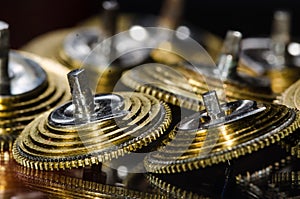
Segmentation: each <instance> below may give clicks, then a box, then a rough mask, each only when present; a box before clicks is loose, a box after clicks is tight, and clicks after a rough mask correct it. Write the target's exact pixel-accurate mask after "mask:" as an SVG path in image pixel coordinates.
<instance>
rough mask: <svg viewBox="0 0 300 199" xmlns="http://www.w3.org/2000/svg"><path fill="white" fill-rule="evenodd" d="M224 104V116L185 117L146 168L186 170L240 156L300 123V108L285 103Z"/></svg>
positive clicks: (269, 142)
mask: <svg viewBox="0 0 300 199" xmlns="http://www.w3.org/2000/svg"><path fill="white" fill-rule="evenodd" d="M221 107H222V110H224V112H225V114H226V115H225V118H222V119H223V120H216V121H215V120H211V119H210V118H209V117H208V115H207V113H206V111H201V112H199V113H196V114H195V115H193V116H190V117H188V118H186V119H184V120H183V121H181V122H180V123H179V124H178V125H177V126H176V127H175V129H174V130H173V131H172V132H171V133H170V134H169V136H168V139H167V140H165V141H164V145H165V146H163V147H161V148H160V149H159V150H158V151H156V152H153V153H150V154H149V155H148V156H147V157H146V158H145V167H146V170H147V171H149V172H154V173H176V172H185V171H189V170H195V169H200V168H204V167H208V166H211V165H215V164H218V163H221V162H225V161H227V160H231V159H235V158H239V157H241V156H245V155H246V154H251V153H255V152H256V151H258V150H260V149H263V148H265V147H268V146H270V145H272V144H275V143H278V142H279V141H280V140H282V139H284V138H286V137H287V136H289V135H291V134H293V133H294V132H295V131H296V130H297V129H298V128H299V125H300V120H299V119H300V118H299V117H300V115H299V112H298V111H295V110H293V109H289V108H287V107H285V106H283V105H274V104H263V103H256V102H255V101H248V100H243V101H236V102H230V103H226V104H223V105H222V106H221ZM243 107H244V108H243Z"/></svg>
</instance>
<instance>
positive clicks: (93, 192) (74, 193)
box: [16, 166, 166, 199]
mask: <svg viewBox="0 0 300 199" xmlns="http://www.w3.org/2000/svg"><path fill="white" fill-rule="evenodd" d="M95 175H98V176H100V173H96V174H95ZM16 176H17V178H19V181H20V182H21V183H22V184H23V185H24V186H25V187H26V188H27V189H30V190H34V191H39V192H41V193H43V194H44V196H47V197H51V198H53V197H55V198H66V197H72V198H77V199H80V198H111V199H115V198H120V199H121V198H123V199H129V198H145V199H164V198H166V197H165V196H164V195H163V194H161V193H157V192H155V191H154V190H143V191H138V190H134V189H129V188H126V187H124V186H123V185H122V184H119V185H117V184H116V185H111V184H102V183H98V182H94V181H92V179H88V180H85V179H82V178H76V177H73V176H68V175H65V174H61V173H54V172H46V171H38V170H32V169H30V168H26V167H20V166H18V167H17V169H16Z"/></svg>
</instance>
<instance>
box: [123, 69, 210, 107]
mask: <svg viewBox="0 0 300 199" xmlns="http://www.w3.org/2000/svg"><path fill="white" fill-rule="evenodd" d="M121 81H122V83H123V84H125V85H126V86H128V87H130V88H132V89H134V90H136V91H139V92H143V93H146V94H149V95H152V96H154V97H156V98H158V99H160V100H162V101H165V102H167V103H171V104H173V105H176V106H180V107H183V108H187V109H191V110H195V111H198V110H200V109H201V108H203V102H201V100H200V97H199V95H200V93H204V92H206V91H207V88H201V89H197V88H195V87H192V86H190V84H189V82H188V80H187V79H185V77H184V76H182V75H181V74H180V73H178V72H177V71H176V70H174V69H172V68H170V67H166V66H163V65H161V64H154V65H151V66H149V65H144V66H139V67H137V68H134V69H131V70H129V71H127V72H125V73H123V75H122V78H121Z"/></svg>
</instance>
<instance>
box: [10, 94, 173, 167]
mask: <svg viewBox="0 0 300 199" xmlns="http://www.w3.org/2000/svg"><path fill="white" fill-rule="evenodd" d="M120 95H121V96H123V97H124V102H125V104H124V110H125V111H129V113H128V114H127V115H125V116H124V117H123V118H113V119H108V120H105V121H101V122H98V123H91V124H89V125H84V126H78V127H77V126H76V125H75V126H73V127H72V126H71V127H70V128H63V127H61V128H57V127H53V126H51V125H50V124H49V123H48V120H47V118H48V115H49V113H50V112H47V113H45V114H43V115H41V116H40V117H38V118H37V119H35V120H34V121H33V122H32V123H30V124H29V125H28V126H27V127H26V128H25V129H24V131H23V132H22V134H21V135H20V136H19V138H18V139H17V141H16V142H15V144H14V146H13V156H14V158H15V160H16V161H17V162H18V163H19V164H21V165H23V166H25V167H28V168H32V169H38V170H59V169H71V168H77V167H86V166H90V165H92V164H98V163H99V162H104V161H110V160H112V159H114V158H117V157H119V156H123V155H125V154H127V153H129V152H132V151H136V150H138V149H140V148H142V147H144V146H147V145H149V143H151V142H153V141H155V140H156V139H157V138H158V137H160V136H161V135H163V134H164V132H165V131H166V130H167V129H168V127H169V125H170V123H171V110H170V108H169V107H168V106H167V105H166V104H165V103H160V102H159V101H158V100H157V99H155V98H154V97H152V96H148V95H144V94H141V93H120Z"/></svg>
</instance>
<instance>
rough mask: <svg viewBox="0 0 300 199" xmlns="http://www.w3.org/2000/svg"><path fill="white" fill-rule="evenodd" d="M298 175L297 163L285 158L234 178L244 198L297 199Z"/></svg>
mask: <svg viewBox="0 0 300 199" xmlns="http://www.w3.org/2000/svg"><path fill="white" fill-rule="evenodd" d="M299 174H300V172H299V161H298V160H295V159H293V158H292V157H291V156H287V157H286V158H284V159H281V160H279V161H276V162H274V163H272V164H271V165H267V166H263V167H262V168H261V169H260V170H256V171H254V172H247V173H245V174H238V175H237V176H236V177H235V178H236V184H237V188H238V189H239V190H241V191H242V192H243V193H244V194H243V195H244V198H266V199H271V198H278V197H279V198H280V197H282V198H297V197H299V195H300V186H299Z"/></svg>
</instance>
